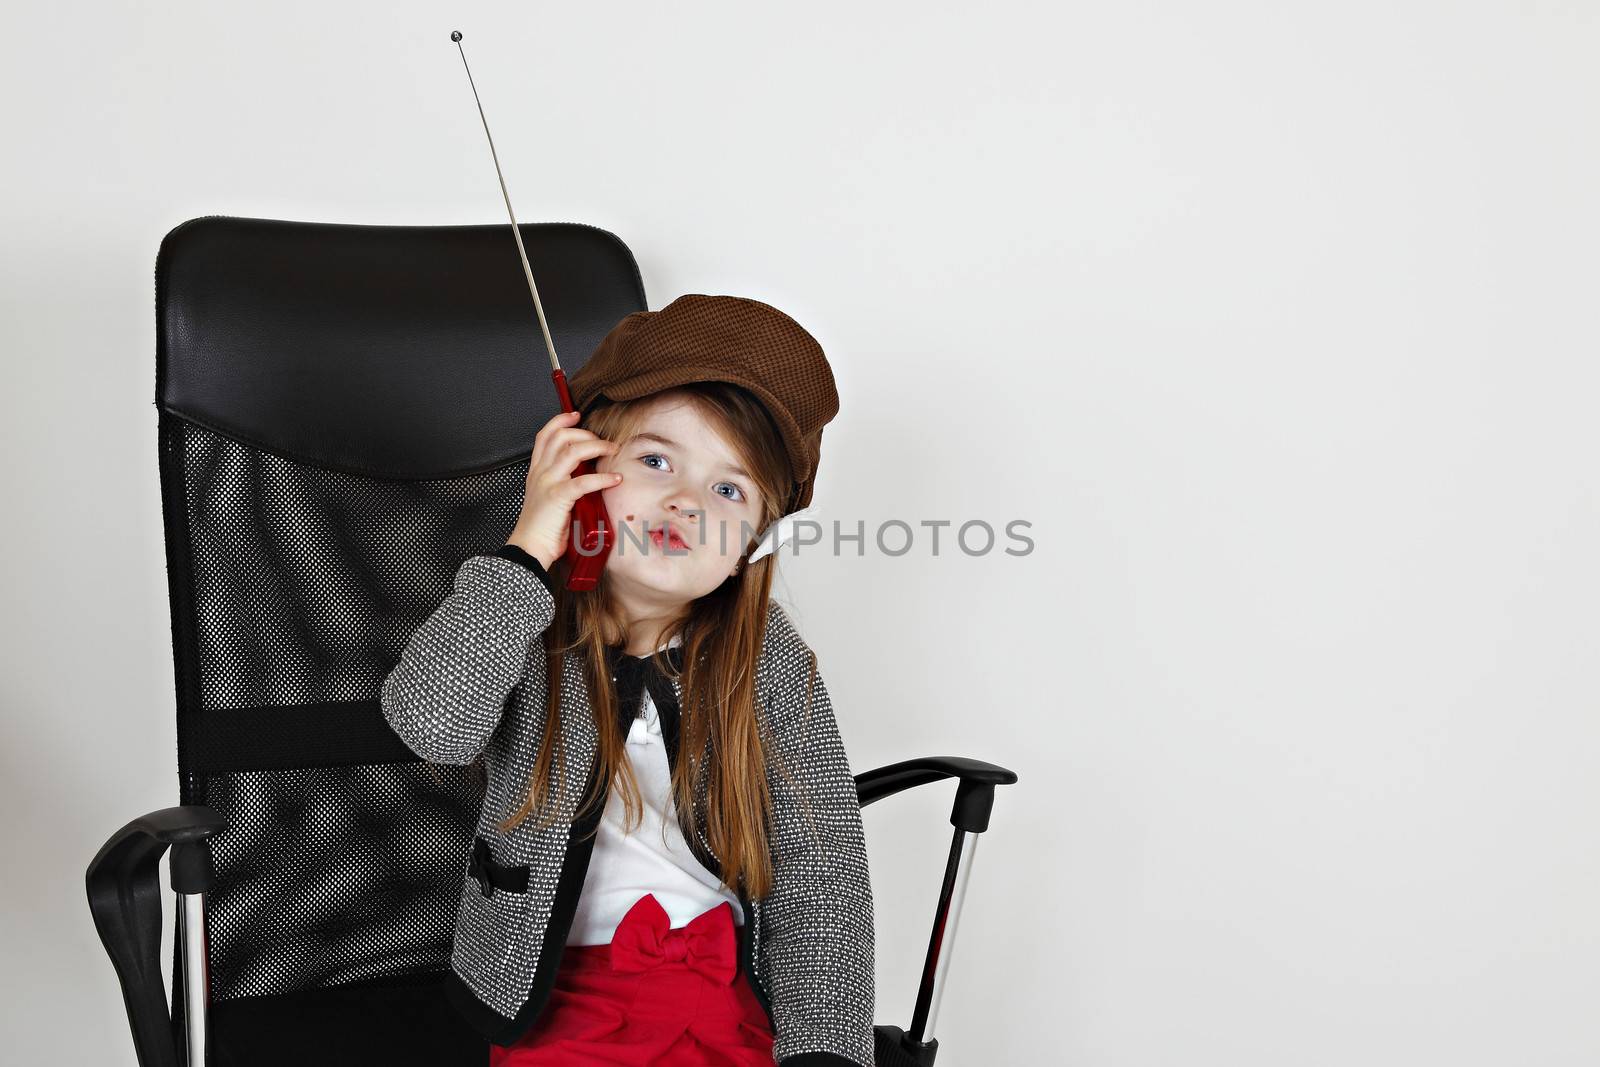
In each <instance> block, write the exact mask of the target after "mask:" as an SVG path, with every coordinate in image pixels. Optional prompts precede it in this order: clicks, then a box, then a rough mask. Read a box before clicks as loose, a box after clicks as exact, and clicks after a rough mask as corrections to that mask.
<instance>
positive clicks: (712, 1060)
mask: <svg viewBox="0 0 1600 1067" xmlns="http://www.w3.org/2000/svg"><path fill="white" fill-rule="evenodd" d="M737 946H738V935H737V933H736V927H735V925H734V921H733V907H732V905H730V904H729V903H728V902H727V901H723V902H722V903H721V904H718V905H717V906H716V907H715V908H712V909H711V910H710V911H708V912H706V913H705V914H703V915H700V916H699V917H697V918H696V919H694V920H693V921H692V922H690V923H689V924H688V925H686V926H683V927H680V928H678V929H676V930H673V929H671V928H670V920H669V919H668V916H667V913H666V910H665V909H663V908H662V907H661V903H660V902H659V901H657V900H656V898H655V896H654V895H652V894H649V893H647V894H645V895H644V896H642V897H640V898H639V900H638V902H637V903H636V904H634V905H633V907H632V908H630V909H629V910H628V914H627V915H626V916H624V917H623V920H622V922H621V923H620V924H619V925H618V926H617V930H616V933H615V934H613V935H612V939H611V943H610V944H609V945H568V946H566V950H565V951H564V952H563V953H562V956H561V966H560V967H559V969H558V970H557V971H556V980H555V987H554V988H553V989H552V990H551V991H550V999H549V1001H548V1002H547V1003H546V1005H545V1008H544V1011H543V1012H542V1013H541V1014H540V1016H539V1018H538V1019H537V1020H536V1021H535V1022H534V1024H533V1026H531V1027H530V1028H529V1029H528V1031H527V1032H526V1033H525V1034H523V1035H522V1037H521V1038H519V1039H518V1040H517V1042H516V1043H515V1044H513V1045H510V1046H501V1045H495V1044H491V1045H490V1046H489V1067H566V1065H570V1067H586V1065H592V1064H605V1065H610V1067H645V1065H647V1064H654V1065H657V1067H705V1065H707V1064H709V1065H712V1067H772V1026H771V1024H770V1023H769V1022H768V1020H767V1013H766V1011H765V1010H764V1009H763V1008H762V1007H761V1002H760V1001H759V1000H757V999H756V995H755V992H754V991H753V990H752V989H751V988H750V983H749V980H748V979H747V978H746V977H745V976H744V975H743V974H741V973H740V964H739V958H738V957H739V953H738V947H737Z"/></svg>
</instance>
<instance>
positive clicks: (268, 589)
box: [87, 216, 1016, 1067]
mask: <svg viewBox="0 0 1600 1067" xmlns="http://www.w3.org/2000/svg"><path fill="white" fill-rule="evenodd" d="M521 232H522V236H523V241H524V244H525V245H526V247H527V250H528V256H529V259H530V261H531V262H532V263H533V264H534V267H535V271H536V275H537V277H538V280H539V286H540V290H539V294H540V298H541V300H542V302H543V304H544V307H545V312H546V315H547V316H548V319H549V324H550V329H551V334H552V337H553V338H554V340H555V344H556V351H557V352H558V354H560V355H561V356H562V365H563V367H564V369H565V370H566V371H567V373H568V375H569V376H570V375H571V374H573V373H574V372H576V371H577V370H578V369H579V367H581V366H582V365H583V362H584V360H585V359H586V358H587V357H588V354H589V353H590V352H591V351H592V350H593V349H594V347H595V345H596V343H598V341H599V340H600V338H601V337H602V336H604V335H605V333H606V332H607V331H609V330H610V329H611V327H612V326H613V325H615V324H616V323H617V321H618V320H620V319H621V318H622V317H623V316H624V315H627V314H628V313H630V312H633V311H638V310H642V309H644V308H645V307H646V303H645V296H644V289H643V286H642V283H641V281H640V277H639V270H638V267H637V265H636V264H635V263H634V259H633V255H632V253H630V252H629V250H628V248H627V246H625V245H624V244H623V243H622V242H621V241H620V240H618V239H617V238H616V237H615V236H613V235H612V234H610V233H607V232H606V231H604V230H600V229H597V228H595V227H593V226H584V225H579V224H573V223H548V224H537V225H534V224H530V225H523V226H522V227H521ZM155 280H156V406H157V417H158V420H159V453H160V473H161V495H162V514H163V519H164V524H165V537H166V547H167V579H168V590H169V593H170V598H171V611H172V636H173V659H174V665H175V669H176V678H177V703H178V778H179V800H180V802H181V805H182V806H180V807H173V808H166V809H163V810H161V811H156V812H152V813H151V814H149V815H145V816H143V817H141V818H138V819H135V820H133V821H132V822H130V823H129V824H128V825H127V826H124V827H123V828H122V829H121V830H119V831H117V833H115V834H114V835H112V837H111V839H110V840H109V841H107V842H106V844H105V847H103V848H102V849H100V851H99V853H98V854H97V855H96V856H95V857H94V860H93V861H92V862H91V863H90V864H89V869H88V878H87V880H88V892H89V906H90V910H91V912H92V913H93V915H94V921H95V925H96V927H97V928H98V929H99V931H100V937H101V940H102V941H103V942H104V943H105V946H106V951H107V952H108V953H109V954H110V956H111V960H112V963H113V964H114V966H115V967H116V971H117V974H118V977H119V978H120V980H121V983H122V991H123V996H124V999H125V1000H126V1002H127V1007H128V1020H129V1023H130V1024H131V1026H132V1029H133V1039H134V1046H135V1048H136V1050H137V1053H138V1058H139V1063H140V1064H141V1065H142V1067H169V1065H171V1067H176V1065H177V1064H179V1063H180V1062H186V1063H188V1064H189V1065H191V1067H198V1065H200V1064H211V1065H222V1064H230V1065H231V1064H240V1065H253V1064H272V1065H273V1067H283V1065H284V1064H286V1063H292V1064H295V1065H297V1067H313V1065H319V1064H328V1065H335V1064H337V1065H339V1067H348V1065H349V1064H352V1063H368V1062H373V1063H384V1064H387V1065H393V1067H406V1065H411V1064H416V1065H418V1067H422V1065H426V1067H447V1065H454V1064H461V1065H468V1064H472V1065H478V1064H484V1063H486V1062H487V1045H486V1043H485V1042H484V1040H483V1039H482V1038H481V1037H479V1036H477V1035H476V1034H475V1033H473V1032H471V1031H469V1030H468V1029H467V1028H466V1026H465V1024H464V1023H463V1022H462V1021H461V1020H459V1019H458V1018H457V1017H456V1016H455V1014H454V1011H453V1009H451V1008H450V1007H449V1006H448V1005H447V1004H446V1003H445V1002H444V1000H443V996H442V993H441V991H440V988H439V979H440V978H441V977H442V975H443V973H444V971H445V969H446V968H448V966H449V959H450V948H451V938H452V934H453V930H454V917H455V909H456V902H457V893H458V891H459V889H460V886H461V879H462V877H463V873H462V872H463V870H464V868H465V864H466V861H467V857H468V855H469V853H470V847H471V843H472V835H473V827H474V823H475V820H476V816H477V813H478V809H479V806H480V804H481V802H482V798H483V782H482V781H481V775H479V774H478V773H477V769H476V768H473V767H454V766H437V765H433V764H429V763H425V762H422V761H420V760H418V759H417V757H416V756H415V755H413V754H412V753H411V751H410V750H409V749H407V748H406V747H405V746H404V745H403V744H402V743H401V742H400V740H399V739H398V738H397V737H396V736H395V735H394V734H393V733H392V732H391V731H390V729H389V727H388V724H387V723H386V722H385V721H384V719H383V716H382V714H381V712H380V710H379V707H378V699H377V698H378V692H379V686H380V684H381V682H382V680H383V678H384V677H385V675H387V674H388V673H389V671H390V669H391V668H392V667H393V666H394V665H395V663H396V662H398V660H399V658H400V653H401V650H402V649H403V648H404V646H405V643H406V640H407V639H408V638H409V637H410V635H411V633H412V631H413V630H415V629H416V627H417V626H418V625H419V624H420V623H421V622H422V621H423V619H425V618H426V617H427V616H428V615H429V614H430V613H431V612H432V611H433V609H434V608H435V607H437V606H438V604H439V603H440V601H441V600H442V599H443V598H444V596H445V595H446V594H447V592H448V591H449V588H450V584H451V580H452V578H453V576H454V574H455V572H456V570H457V568H458V567H459V565H460V563H461V561H462V560H463V559H465V558H467V557H468V556H472V555H480V554H490V553H492V552H493V551H494V550H495V549H496V548H498V547H499V546H500V545H501V544H503V543H504V541H505V537H506V534H507V533H508V532H509V530H510V529H511V527H512V525H513V524H514V523H515V520H516V517H517V514H518V512H519V510H520V508H521V504H522V491H523V482H524V479H525V476H526V474H527V466H528V457H529V454H530V453H531V452H532V449H533V437H534V434H535V433H536V432H537V430H538V428H539V427H540V426H542V425H543V424H544V423H545V422H546V421H547V420H548V419H549V418H550V417H551V416H552V415H554V414H555V413H556V411H557V410H558V407H557V401H556V395H555V391H554V388H553V386H552V385H551V382H550V377H549V365H548V360H547V358H546V356H545V353H544V347H543V341H542V338H541V337H540V335H539V327H538V322H537V319H536V318H535V316H534V312H533V306H532V301H531V300H530V298H529V294H528V290H527V285H526V281H525V279H524V277H523V274H522V270H521V264H520V261H519V259H518V256H517V252H516V246H515V243H514V242H513V241H512V240H511V235H510V234H509V233H507V232H506V226H505V225H491V226H354V225H329V224H317V223H298V222H282V221H275V220H268V219H241V218H230V217H226V216H207V217H204V218H199V219H193V220H190V221H189V222H186V223H183V224H182V225H180V226H178V227H177V228H175V229H174V230H172V232H170V233H169V234H167V236H166V237H165V239H164V240H163V241H162V243H161V249H160V252H159V254H158V255H157V258H156V279H155ZM944 778H955V779H957V780H958V785H957V788H956V796H955V806H954V810H953V812H952V815H951V822H952V823H953V824H954V826H955V827H956V830H955V836H954V840H953V842H952V844H951V849H950V857H949V862H948V864H947V867H946V870H945V875H944V883H943V886H942V888H941V890H940V894H939V902H938V905H937V909H936V911H935V915H934V928H933V936H932V939H931V941H930V943H929V948H928V956H927V961H926V964H925V967H924V970H923V975H922V981H921V986H920V988H919V992H918V996H917V1002H916V1008H915V1011H914V1015H913V1019H912V1022H911V1026H910V1029H909V1030H901V1029H900V1028H899V1027H895V1026H879V1027H878V1028H877V1062H878V1063H879V1064H880V1065H884V1067H893V1065H897V1064H918V1065H924V1067H925V1065H928V1064H932V1063H933V1060H934V1055H935V1053H936V1052H937V1047H938V1042H937V1041H935V1040H934V1039H933V1037H932V1029H933V1021H934V1017H935V1014H936V1011H937V1008H938V1004H939V996H940V993H941V992H942V990H943V987H944V980H945V970H946V968H947V966H948V963H949V959H950V942H951V938H952V937H953V934H954V931H955V925H956V919H957V916H958V915H959V913H960V909H961V901H962V896H963V891H964V888H965V885H966V878H967V875H968V874H969V872H970V870H971V860H972V851H973V848H974V846H975V844H976V842H977V835H978V834H980V833H982V832H983V831H984V830H985V829H986V828H987V826H988V820H989V812H990V808H991V806H992V804H993V801H994V787H995V786H996V785H1002V784H1009V783H1011V782H1015V781H1016V775H1015V774H1013V773H1012V772H1010V771H1007V770H1005V769H1003V768H1000V767H995V766H992V765H990V764H987V763H981V762H979V761H977V760H969V759H959V758H949V757H935V758H927V759H914V760H907V761H906V762H903V763H897V764H895V765H893V766H889V767H883V768H880V769H878V770H874V771H868V772H867V773H865V774H861V775H858V776H857V779H856V782H857V786H858V789H859V791H860V797H861V803H862V804H863V805H865V804H870V803H872V802H873V801H875V800H878V799H880V798H882V797H885V796H889V795H891V794H893V793H897V792H899V791H901V790H903V789H907V788H909V787H911V786H916V785H922V784H925V783H928V782H934V781H938V780H941V779H944ZM169 847H170V848H171V850H172V856H171V860H170V864H169V872H170V877H171V882H172V888H173V890H174V891H175V892H176V893H177V894H178V911H177V915H178V930H177V933H176V937H175V941H174V943H175V951H174V960H173V983H172V986H173V997H172V1003H171V1007H170V1011H169V1008H168V1005H167V1003H166V995H165V992H164V990H163V985H162V976H161V964H160V961H159V959H158V957H159V955H160V943H161V890H160V883H159V880H158V871H157V867H158V862H159V860H160V857H161V855H162V853H163V852H165V851H166V850H167V849H168V848H169Z"/></svg>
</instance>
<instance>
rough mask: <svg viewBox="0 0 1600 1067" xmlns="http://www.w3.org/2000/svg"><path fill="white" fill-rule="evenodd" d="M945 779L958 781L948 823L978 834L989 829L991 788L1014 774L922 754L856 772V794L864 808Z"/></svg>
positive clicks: (979, 763) (972, 761)
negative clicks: (956, 779) (959, 781)
mask: <svg viewBox="0 0 1600 1067" xmlns="http://www.w3.org/2000/svg"><path fill="white" fill-rule="evenodd" d="M946 778H959V779H960V780H961V784H960V785H958V786H957V787H956V803H955V807H954V809H953V810H952V811H951V813H950V824H951V825H952V826H955V827H958V828H960V829H962V830H967V831H970V832H972V833H979V834H981V833H983V832H984V831H985V830H987V829H988V828H989V812H990V810H991V809H992V808H993V807H994V787H995V786H997V785H1011V784H1013V783H1014V782H1016V780H1017V774H1016V772H1015V771H1008V770H1006V769H1005V768H1004V767H998V766H996V765H995V764H993V763H985V762H984V761H983V760H976V759H968V758H966V757H965V756H922V757H919V758H917V759H908V760H902V761H901V762H899V763H891V764H889V765H888V766H887V767H878V768H876V769H875V770H870V771H863V772H861V773H860V774H858V775H856V796H857V797H858V798H859V799H860V802H861V806H862V807H863V808H864V807H866V806H867V805H868V804H871V803H872V802H873V801H875V800H882V799H883V798H884V797H887V796H893V795H894V794H895V793H899V792H901V791H902V790H906V789H910V788H912V787H913V786H919V785H927V784H928V783H929V782H940V781H943V780H944V779H946Z"/></svg>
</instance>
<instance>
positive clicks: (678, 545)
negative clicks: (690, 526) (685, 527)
mask: <svg viewBox="0 0 1600 1067" xmlns="http://www.w3.org/2000/svg"><path fill="white" fill-rule="evenodd" d="M662 536H663V534H662V531H660V530H651V531H650V543H651V544H653V545H655V546H656V547H657V548H660V547H661V538H662ZM688 548H689V546H688V545H686V544H684V543H683V538H681V537H679V536H678V535H677V534H673V535H672V550H673V551H674V552H685V551H687V550H688Z"/></svg>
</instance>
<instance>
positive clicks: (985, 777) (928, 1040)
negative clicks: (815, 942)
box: [856, 756, 1017, 1067]
mask: <svg viewBox="0 0 1600 1067" xmlns="http://www.w3.org/2000/svg"><path fill="white" fill-rule="evenodd" d="M946 778H957V779H959V780H960V782H959V784H958V785H957V786H956V798H955V804H954V805H953V806H952V807H951V810H950V824H951V825H952V826H954V827H955V834H954V836H953V838H952V839H951V842H950V855H949V858H948V859H947V860H946V861H945V869H944V881H943V882H942V884H941V885H940V887H939V903H938V905H937V906H936V907H935V908H934V913H933V933H932V935H931V936H930V938H929V940H928V955H927V958H926V959H925V960H924V961H923V965H922V980H921V982H920V984H919V985H918V987H917V1003H916V1007H915V1008H914V1009H913V1011H912V1015H911V1029H910V1030H909V1031H905V1032H903V1033H902V1032H899V1028H898V1027H884V1028H882V1029H886V1030H889V1031H891V1032H893V1033H894V1037H895V1039H896V1040H898V1042H899V1044H900V1048H899V1049H898V1050H897V1051H898V1052H899V1053H900V1054H901V1056H902V1057H903V1058H904V1059H905V1060H906V1062H908V1063H913V1064H917V1065H919V1067H932V1064H933V1059H934V1055H935V1054H936V1053H937V1051H938V1047H939V1042H938V1041H937V1040H935V1039H934V1037H933V1023H934V1019H935V1018H936V1017H937V1016H938V1013H939V1002H940V1000H941V999H942V997H943V995H944V989H945V985H946V982H947V980H948V978H949V973H950V957H951V948H952V946H953V945H954V944H955V937H956V925H957V923H958V922H959V921H960V918H961V907H962V905H963V904H964V903H965V901H966V895H967V881H968V879H969V878H970V877H971V875H972V862H973V858H974V856H975V855H976V852H977V848H978V835H979V834H981V833H983V832H984V831H985V830H987V829H988V828H989V816H990V814H991V813H992V812H993V810H994V787H995V786H997V785H1011V784H1013V783H1015V782H1016V780H1017V775H1016V772H1015V771H1009V770H1007V769H1006V768H1004V767H999V766H996V765H995V764H993V763H985V762H984V761H982V760H975V759H968V758H966V757H964V756H923V757H921V758H918V759H910V760H904V761H903V762H900V763H892V764H890V765H888V766H887V767H879V768H877V769H876V770H871V771H866V772H864V773H862V774H858V775H856V795H857V797H858V798H859V799H860V802H861V806H862V807H866V806H867V805H868V804H871V803H873V802H874V801H877V800H881V799H883V798H884V797H886V796H892V795H894V794H895V793H899V792H901V791H903V790H906V789H910V788H913V787H914V786H919V785H927V784H928V783H930V782H938V781H943V780H944V779H946Z"/></svg>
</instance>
